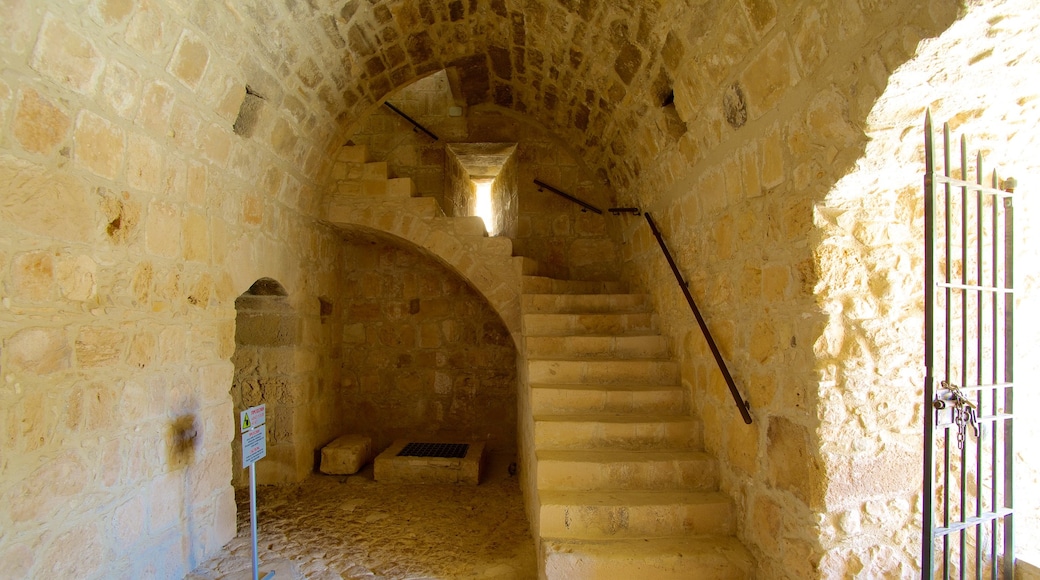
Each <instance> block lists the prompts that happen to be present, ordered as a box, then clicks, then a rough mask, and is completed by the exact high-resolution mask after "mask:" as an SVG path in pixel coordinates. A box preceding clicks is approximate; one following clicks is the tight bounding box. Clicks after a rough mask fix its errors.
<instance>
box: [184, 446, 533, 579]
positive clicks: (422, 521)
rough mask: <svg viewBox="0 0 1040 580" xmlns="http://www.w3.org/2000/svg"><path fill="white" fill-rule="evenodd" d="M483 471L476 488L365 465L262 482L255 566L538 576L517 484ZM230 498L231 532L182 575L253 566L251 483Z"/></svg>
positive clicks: (284, 570) (291, 575)
mask: <svg viewBox="0 0 1040 580" xmlns="http://www.w3.org/2000/svg"><path fill="white" fill-rule="evenodd" d="M489 472H491V473H490V474H489V476H488V478H487V481H484V482H482V483H481V484H480V485H479V486H462V485H437V484H424V485H421V486H420V485H409V484H387V483H380V482H376V481H373V479H372V469H371V467H368V468H366V469H364V470H362V471H361V472H360V473H359V474H358V475H353V476H348V477H342V476H324V475H313V476H311V477H310V478H308V479H306V480H305V481H303V482H302V483H299V484H293V485H283V486H260V487H259V488H257V504H258V507H259V511H258V515H257V519H258V527H259V541H258V544H259V546H260V569H261V570H264V571H267V570H274V571H275V578H276V579H278V580H296V579H302V578H312V579H313V578H317V579H321V580H341V579H342V580H362V579H364V580H374V579H377V578H378V579H386V580H392V579H402V580H403V579H406V578H407V579H424V578H429V579H433V578H437V579H455V578H483V579H491V580H496V579H497V580H523V579H527V578H535V577H536V572H535V554H534V543H533V542H532V540H531V534H530V532H529V530H528V526H527V519H526V517H525V516H524V510H523V503H522V500H521V497H520V486H519V482H518V480H517V478H516V477H509V476H508V475H506V474H505V473H504V469H501V468H496V466H493V467H492V469H489ZM236 500H237V503H238V534H237V535H236V536H235V539H233V540H232V541H231V543H229V544H228V545H227V546H226V547H225V548H224V550H223V551H222V552H221V553H220V554H219V555H217V556H215V557H214V558H211V559H209V560H207V561H206V562H204V563H203V564H202V565H200V566H199V567H198V568H196V569H195V570H194V571H193V572H192V573H191V574H188V576H187V579H186V580H216V579H218V578H238V577H242V578H245V577H247V576H248V575H249V574H251V570H252V560H251V558H252V552H251V544H250V534H249V490H248V488H240V489H238V490H237V494H236Z"/></svg>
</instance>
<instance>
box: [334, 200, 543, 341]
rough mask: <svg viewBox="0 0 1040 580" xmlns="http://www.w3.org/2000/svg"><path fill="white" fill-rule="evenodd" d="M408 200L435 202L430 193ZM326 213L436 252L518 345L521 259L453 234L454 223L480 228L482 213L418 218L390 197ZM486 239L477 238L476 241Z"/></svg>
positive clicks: (337, 221) (337, 222) (339, 221)
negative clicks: (492, 253) (477, 247)
mask: <svg viewBox="0 0 1040 580" xmlns="http://www.w3.org/2000/svg"><path fill="white" fill-rule="evenodd" d="M412 201H414V202H420V203H423V202H427V204H428V203H436V202H435V201H434V200H432V199H429V198H427V199H422V198H418V199H415V200H412ZM329 217H330V220H331V221H332V222H333V223H334V224H335V225H337V226H339V227H347V228H350V227H361V228H367V229H370V230H375V231H378V232H382V233H384V234H389V235H391V236H393V237H395V238H399V239H401V240H404V241H406V242H408V243H410V244H412V245H414V246H417V247H419V248H421V249H423V250H424V251H425V252H428V253H429V254H430V255H432V256H434V257H436V258H437V259H438V260H439V261H440V262H442V263H443V264H445V265H446V266H448V267H449V268H450V269H451V270H453V271H454V272H455V273H457V274H458V275H459V276H460V277H462V278H463V279H464V280H466V282H467V283H468V284H469V285H470V286H471V287H473V289H475V290H476V291H477V292H478V293H480V294H481V295H482V296H483V297H484V299H485V300H487V302H488V304H489V305H490V306H491V308H492V309H494V310H495V312H496V313H497V314H498V316H499V317H500V318H501V319H502V322H503V323H504V324H505V325H506V328H507V329H508V330H509V333H510V334H511V335H512V337H513V342H514V344H517V345H519V344H520V330H521V326H520V288H521V277H522V276H523V264H524V260H525V259H524V258H522V257H507V258H506V259H502V256H498V257H487V258H484V259H482V258H483V257H482V256H481V255H480V253H479V252H474V251H473V248H471V247H469V246H471V245H472V244H473V242H471V241H469V240H465V239H463V238H462V237H461V236H459V235H457V234H456V230H455V227H456V226H455V224H458V223H466V222H471V223H472V224H473V225H479V228H480V231H483V222H480V218H478V217H469V218H428V217H421V216H418V215H415V214H409V213H406V212H405V211H402V208H401V207H400V204H397V203H392V202H385V203H381V204H351V205H349V206H344V207H342V208H341V211H335V212H334V213H333V214H332V215H330V216H329ZM472 220H476V222H473V221H472ZM477 222H480V223H479V224H477ZM487 239H488V238H480V237H477V240H476V242H475V243H476V244H480V243H481V241H482V240H487Z"/></svg>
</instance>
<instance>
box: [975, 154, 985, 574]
mask: <svg viewBox="0 0 1040 580" xmlns="http://www.w3.org/2000/svg"><path fill="white" fill-rule="evenodd" d="M975 183H977V184H978V185H979V187H978V189H977V190H976V192H975V213H976V222H975V241H976V244H975V247H976V248H977V250H976V256H975V265H976V267H977V270H976V271H977V275H976V277H975V283H976V284H978V286H979V291H978V293H977V296H976V299H975V318H976V320H977V321H978V324H977V328H976V330H975V338H976V345H975V365H976V367H977V368H976V384H977V385H979V387H981V386H982V332H983V328H982V287H983V283H982V276H983V273H982V260H983V256H984V255H985V250H984V248H983V245H982V240H983V237H984V236H983V234H982V153H981V152H980V153H978V154H977V155H976V156H975ZM975 404H976V405H977V408H978V411H979V412H980V413H981V412H982V410H983V407H982V389H981V388H980V389H979V390H978V391H976V393H975ZM982 473H983V471H982V432H981V429H980V431H979V434H978V435H977V436H976V437H975V517H979V516H981V515H982V500H983V495H984V494H983V491H982V481H983V477H982ZM975 578H976V580H982V524H978V525H977V526H976V527H975Z"/></svg>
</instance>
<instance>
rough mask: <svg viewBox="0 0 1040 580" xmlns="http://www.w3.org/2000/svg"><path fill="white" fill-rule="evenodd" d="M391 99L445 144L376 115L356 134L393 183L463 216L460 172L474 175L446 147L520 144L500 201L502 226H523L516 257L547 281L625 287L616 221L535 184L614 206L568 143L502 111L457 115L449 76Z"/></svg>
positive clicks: (483, 108)
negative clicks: (620, 280) (409, 182)
mask: <svg viewBox="0 0 1040 580" xmlns="http://www.w3.org/2000/svg"><path fill="white" fill-rule="evenodd" d="M387 100H388V101H390V102H393V103H394V104H395V106H397V104H398V103H402V105H401V107H399V108H402V109H403V110H405V111H406V112H407V113H408V114H409V115H410V116H412V117H413V118H415V119H417V120H419V122H420V123H422V124H423V125H424V126H427V127H429V128H430V129H431V130H433V132H434V133H436V134H437V135H438V136H439V137H441V140H440V141H437V142H432V143H431V142H430V140H429V139H428V138H426V137H425V136H423V135H421V134H413V133H412V132H411V131H410V129H409V128H410V125H408V124H407V123H406V122H404V121H401V120H400V118H399V117H397V116H396V115H394V113H392V112H391V111H389V110H384V109H377V110H375V111H374V112H373V113H372V115H371V116H370V117H369V120H367V121H365V122H364V123H362V124H361V126H360V128H358V129H357V131H356V132H354V133H352V134H350V140H351V142H352V143H356V144H359V145H360V144H364V145H366V146H367V147H368V150H369V158H370V159H373V160H377V159H378V160H386V162H387V167H388V172H389V174H390V176H391V177H411V178H412V179H413V180H414V181H415V186H416V194H417V195H422V196H431V197H437V198H438V199H439V200H440V202H441V207H442V208H443V209H444V210H445V212H447V213H449V214H450V213H451V212H458V211H461V210H460V208H462V207H463V205H465V204H463V203H462V202H461V201H459V200H458V199H455V198H459V199H461V196H462V194H463V193H465V192H453V191H449V189H448V188H449V187H455V185H454V184H459V183H461V181H459V179H461V178H458V179H457V178H456V177H455V176H454V175H455V174H456V173H457V174H458V175H461V176H463V177H464V176H465V172H464V171H463V170H462V168H461V167H454V166H453V165H452V161H451V160H450V159H449V158H450V157H451V155H450V154H449V153H448V152H447V151H445V150H444V144H443V142H445V141H448V142H458V143H517V149H516V152H514V153H513V155H512V157H511V158H510V159H511V160H513V161H510V162H508V163H507V164H506V165H505V166H503V171H506V172H507V174H506V175H505V176H504V177H502V178H501V179H500V180H496V183H498V184H499V185H498V187H500V188H501V189H499V190H498V192H497V193H494V195H495V198H496V199H497V200H500V203H498V204H497V205H496V211H501V212H504V213H503V215H502V219H501V220H500V221H502V222H503V223H504V224H506V225H507V226H508V225H509V224H511V223H513V222H515V227H507V228H506V230H503V231H512V232H513V233H512V234H511V235H510V236H509V237H510V238H511V239H512V240H513V248H514V255H518V256H527V257H529V258H533V259H535V260H537V261H538V262H539V265H540V267H541V270H540V273H541V274H543V275H546V276H555V277H559V278H568V277H570V278H575V279H578V278H581V279H590V280H614V279H617V277H618V275H619V273H620V266H619V261H618V253H617V249H616V246H617V232H616V231H615V230H612V229H611V227H610V226H609V225H608V220H607V219H606V218H605V217H604V216H599V215H596V214H593V213H585V212H582V211H581V208H580V207H579V206H577V205H575V204H574V203H573V202H570V201H567V200H565V199H563V198H560V197H559V196H556V195H554V194H552V193H550V192H548V191H545V192H539V191H538V188H537V187H536V186H535V185H534V183H533V181H534V179H539V180H542V181H544V182H546V183H549V184H551V185H553V186H556V187H557V188H559V189H562V190H564V191H567V192H568V193H570V194H572V195H574V196H576V197H579V198H582V199H585V200H586V201H588V202H589V203H592V204H595V205H597V206H599V207H601V208H603V209H606V208H607V207H611V206H612V204H613V194H612V193H611V190H610V189H609V188H608V187H606V186H604V185H603V184H602V181H601V179H599V178H597V177H595V176H594V175H593V174H592V172H591V171H590V170H589V169H588V167H587V166H585V164H584V163H583V162H582V161H581V160H580V157H579V156H578V155H577V154H576V153H575V152H574V151H572V150H571V149H570V148H569V147H567V146H565V145H564V144H563V143H562V142H561V141H560V139H559V138H557V137H554V136H553V135H552V134H551V133H550V132H549V131H547V130H546V129H545V128H544V127H542V126H540V125H539V124H537V123H535V122H533V121H532V120H530V119H525V118H524V117H522V116H520V115H516V114H515V113H512V112H510V111H508V110H505V109H502V108H500V107H497V106H493V105H490V106H489V105H475V106H471V107H466V108H465V109H464V110H465V116H464V117H453V116H450V115H449V114H448V109H449V108H450V107H452V106H455V103H456V100H455V98H454V97H453V94H452V83H451V82H450V79H449V75H448V73H447V72H444V71H441V72H438V73H436V74H433V75H430V76H428V77H426V78H424V79H422V80H419V81H416V82H415V83H413V84H411V85H409V86H407V87H405V88H404V89H402V90H400V91H398V92H397V93H396V94H394V95H393V96H392V97H391V98H389V99H387ZM413 112H414V113H415V114H414V115H413ZM388 114H389V115H391V116H392V117H393V118H391V117H387V115H388ZM510 163H515V167H514V168H511V167H510V166H509V164H510ZM509 172H512V176H510V174H509ZM438 180H439V184H435V183H434V182H436V181H438ZM512 183H515V184H516V186H515V189H512V186H511V185H510V184H512ZM466 199H469V198H466ZM466 211H467V212H468V209H467V210H466ZM453 215H468V213H467V214H458V213H456V214H453Z"/></svg>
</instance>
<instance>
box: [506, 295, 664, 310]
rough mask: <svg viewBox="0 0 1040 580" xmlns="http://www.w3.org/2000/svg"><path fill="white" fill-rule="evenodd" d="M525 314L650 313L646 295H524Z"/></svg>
mask: <svg viewBox="0 0 1040 580" xmlns="http://www.w3.org/2000/svg"><path fill="white" fill-rule="evenodd" d="M522 305H523V308H524V312H529V313H553V314H592V313H626V312H650V299H649V296H647V295H646V294H524V295H523V297H522Z"/></svg>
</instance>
